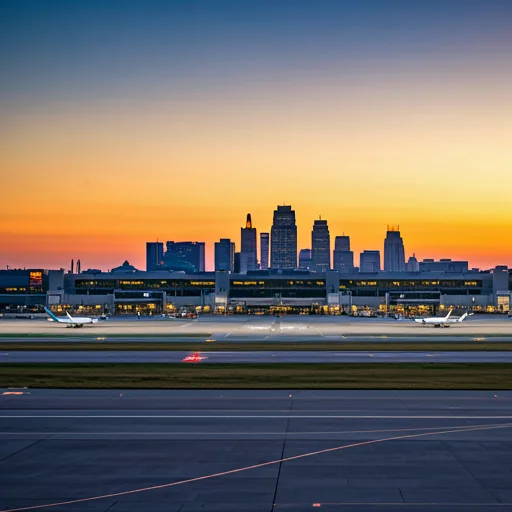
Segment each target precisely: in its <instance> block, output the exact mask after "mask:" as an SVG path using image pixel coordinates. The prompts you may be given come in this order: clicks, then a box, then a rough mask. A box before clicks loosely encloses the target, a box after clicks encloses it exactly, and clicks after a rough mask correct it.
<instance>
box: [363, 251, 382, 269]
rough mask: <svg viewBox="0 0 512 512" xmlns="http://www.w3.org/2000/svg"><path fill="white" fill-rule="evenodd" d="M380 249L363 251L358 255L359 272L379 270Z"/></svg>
mask: <svg viewBox="0 0 512 512" xmlns="http://www.w3.org/2000/svg"><path fill="white" fill-rule="evenodd" d="M379 271H380V251H363V252H362V253H361V254H360V257H359V272H379Z"/></svg>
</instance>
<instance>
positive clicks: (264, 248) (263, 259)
mask: <svg viewBox="0 0 512 512" xmlns="http://www.w3.org/2000/svg"><path fill="white" fill-rule="evenodd" d="M269 248H270V234H269V233H260V268H261V270H267V269H268V256H269Z"/></svg>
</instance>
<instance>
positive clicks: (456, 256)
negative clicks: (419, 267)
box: [0, 205, 512, 271]
mask: <svg viewBox="0 0 512 512" xmlns="http://www.w3.org/2000/svg"><path fill="white" fill-rule="evenodd" d="M283 207H286V208H291V211H292V212H293V213H294V214H296V213H297V211H296V209H295V208H294V206H293V205H277V208H283ZM270 211H272V208H271V207H270ZM271 216H272V214H271ZM240 217H241V218H244V217H246V228H247V227H248V226H249V222H250V226H251V228H253V229H255V234H256V237H257V238H259V237H260V235H261V234H262V233H263V234H269V238H270V240H269V241H270V243H271V236H270V231H271V229H270V228H271V226H272V221H271V223H270V225H269V226H263V227H262V228H260V227H259V224H258V223H256V222H253V221H252V220H251V217H252V214H251V213H248V214H243V215H241V216H240ZM299 217H300V213H299ZM317 222H319V221H318V219H312V220H311V224H310V226H309V228H308V226H307V225H306V226H304V225H303V226H302V229H301V227H300V225H299V223H298V222H297V240H298V241H299V242H298V243H297V268H298V258H299V252H300V251H301V250H303V249H308V250H309V251H312V235H313V227H314V225H315V223H317ZM320 222H326V223H327V229H328V230H329V231H330V232H331V239H330V244H329V245H330V251H329V254H330V259H331V264H330V268H331V269H333V268H334V259H333V253H334V250H335V247H336V241H335V240H336V238H338V239H341V238H348V239H350V242H349V245H350V249H351V250H352V251H353V262H354V265H355V266H356V267H358V266H359V265H360V261H359V256H360V254H362V253H363V252H364V251H370V252H371V251H379V252H380V255H381V259H382V261H381V267H382V268H381V270H382V271H383V270H384V254H385V244H386V237H387V236H389V234H390V233H393V232H394V231H396V232H397V233H398V234H399V235H402V237H401V238H402V239H405V241H406V242H407V249H406V251H405V261H407V260H408V258H409V257H411V256H413V255H414V256H416V257H417V258H418V261H422V260H424V259H433V260H441V259H446V258H448V259H451V260H454V261H458V260H463V261H469V268H481V269H489V268H494V267H495V266H497V265H509V266H512V265H510V264H509V263H508V262H503V261H494V262H493V261H492V257H491V263H490V264H489V265H475V264H473V262H474V260H472V258H471V256H470V255H467V254H464V253H462V252H457V251H456V252H455V253H451V254H446V253H444V252H441V253H440V254H433V252H427V253H425V254H422V253H420V252H419V251H416V250H415V248H410V249H409V245H410V244H409V243H408V238H407V237H406V236H404V234H403V233H404V231H403V229H402V228H401V227H400V228H399V227H398V226H396V227H395V226H391V228H390V225H389V224H386V225H382V226H379V227H380V237H379V236H377V238H376V239H375V240H374V241H373V242H370V244H369V245H367V246H363V245H362V244H361V242H358V236H357V234H355V235H354V234H353V233H347V232H346V230H342V234H341V235H340V234H338V232H336V231H334V230H333V228H332V227H331V222H330V220H329V219H324V220H321V221H320ZM234 224H237V222H236V221H235V222H234ZM303 224H304V222H303ZM243 229H244V228H242V233H243ZM231 232H234V233H236V234H235V235H233V236H231V237H230V236H224V235H223V234H222V233H216V234H215V233H214V234H211V233H210V234H209V237H210V238H212V242H211V243H209V242H206V241H205V240H204V239H203V240H200V239H197V240H196V239H192V238H191V237H189V238H187V239H183V240H178V239H177V237H175V236H173V235H172V234H171V235H169V236H167V235H165V234H164V235H162V236H159V237H157V238H155V239H154V240H147V239H144V242H142V244H141V245H140V246H139V247H137V248H136V249H135V250H134V251H133V253H130V254H128V253H121V252H119V253H116V252H114V253H113V257H112V260H111V264H106V265H101V264H93V262H96V263H97V262H98V259H97V256H95V255H94V254H93V258H92V259H85V260H84V257H83V256H81V255H80V254H75V253H71V252H68V253H69V254H70V258H69V259H68V260H56V261H57V263H56V264H50V265H45V264H42V263H41V262H42V261H44V258H43V259H41V260H40V261H39V262H38V260H37V257H36V260H33V263H32V264H28V265H16V264H12V263H10V262H7V263H6V264H5V265H2V266H1V267H0V268H5V267H6V266H9V268H11V269H12V268H68V267H69V266H70V262H71V260H75V261H77V260H78V261H79V260H84V261H83V265H85V266H82V270H86V269H89V268H97V269H101V270H110V269H111V268H115V267H117V266H119V265H120V264H121V263H122V262H123V261H125V260H128V261H129V262H130V263H131V264H133V265H134V266H135V267H136V268H138V269H139V270H145V269H146V268H147V263H148V260H147V250H146V246H147V245H148V244H149V245H153V246H156V245H159V246H164V245H165V244H167V245H169V243H171V244H175V243H177V244H192V245H195V244H197V243H199V244H203V245H204V248H203V251H204V256H203V258H204V271H213V270H215V244H216V243H218V242H219V240H221V241H222V240H226V239H229V240H231V244H232V245H234V252H241V231H240V228H238V229H237V228H234V229H233V230H232V231H231ZM372 232H373V230H372ZM142 238H143V236H142ZM173 239H174V240H176V242H169V240H173ZM300 241H303V242H304V245H301V244H300ZM354 242H355V243H354ZM161 250H162V249H160V251H161ZM269 252H270V244H269ZM3 254H4V252H3V251H2V253H1V254H0V258H1V257H2V255H3ZM161 254H163V253H161ZM257 256H258V260H257V263H258V264H260V263H261V262H260V254H259V250H257ZM153 258H155V256H153ZM312 264H313V262H312Z"/></svg>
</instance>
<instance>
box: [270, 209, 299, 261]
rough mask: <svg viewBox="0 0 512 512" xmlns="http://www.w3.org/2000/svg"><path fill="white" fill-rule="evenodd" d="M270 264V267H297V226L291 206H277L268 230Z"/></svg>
mask: <svg viewBox="0 0 512 512" xmlns="http://www.w3.org/2000/svg"><path fill="white" fill-rule="evenodd" d="M270 233H271V239H270V265H271V266H272V268H297V226H296V224H295V211H294V210H292V207H291V206H278V207H277V210H274V222H273V224H272V229H271V231H270Z"/></svg>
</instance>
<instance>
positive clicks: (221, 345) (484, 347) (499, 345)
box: [0, 340, 512, 352]
mask: <svg viewBox="0 0 512 512" xmlns="http://www.w3.org/2000/svg"><path fill="white" fill-rule="evenodd" d="M24 350H56V351H76V350H85V351H104V350H108V351H118V350H137V351H139V350H164V351H173V350H180V351H183V350H185V351H196V350H201V351H208V352H216V351H233V350H243V351H255V352H258V351H262V350H267V351H295V350H307V351H309V350H320V351H329V350H330V351H332V350H335V351H359V350H366V351H372V352H380V351H401V350H405V351H412V352H414V351H427V352H439V351H475V350H478V351H480V350H481V351H490V352H492V351H505V352H506V351H512V343H507V342H481V341H480V342H472V343H470V342H430V343H429V342H426V341H425V342H424V341H421V342H411V343H409V342H398V343H397V342H391V343H387V342H380V343H375V342H364V341H362V342H349V343H344V342H295V343H294V342H279V343H276V342H261V341H257V342H252V341H250V342H244V343H240V342H226V341H223V342H215V343H206V342H205V341H193V342H179V341H178V342H175V341H172V340H170V341H167V342H161V341H158V342H152V341H147V342H141V343H138V342H132V343H129V342H117V341H112V342H111V341H108V340H106V341H104V340H99V341H81V340H80V341H79V340H77V341H63V342H59V341H57V342H55V341H34V342H32V341H25V342H20V343H17V342H3V343H2V342H0V351H2V352H14V351H24Z"/></svg>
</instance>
